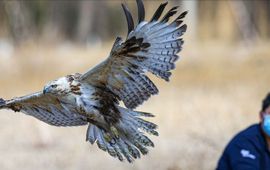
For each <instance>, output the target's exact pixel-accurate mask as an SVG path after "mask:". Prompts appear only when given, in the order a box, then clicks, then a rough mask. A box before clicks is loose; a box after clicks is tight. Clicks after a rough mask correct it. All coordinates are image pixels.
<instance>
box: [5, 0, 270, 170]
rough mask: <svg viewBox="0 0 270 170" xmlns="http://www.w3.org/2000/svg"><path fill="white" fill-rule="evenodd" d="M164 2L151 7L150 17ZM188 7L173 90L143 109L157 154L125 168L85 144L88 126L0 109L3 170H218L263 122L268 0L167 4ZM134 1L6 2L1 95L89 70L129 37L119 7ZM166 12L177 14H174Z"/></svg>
mask: <svg viewBox="0 0 270 170" xmlns="http://www.w3.org/2000/svg"><path fill="white" fill-rule="evenodd" d="M161 2H163V1H154V0H152V1H146V0H145V9H146V14H147V18H150V17H151V16H152V15H153V13H154V11H155V10H156V9H157V7H158V6H159V4H160V3H161ZM169 2H170V3H169V6H173V5H179V6H180V9H181V10H180V11H184V10H188V11H189V14H188V16H187V17H186V18H185V23H186V24H187V25H188V30H187V32H186V34H185V35H184V40H185V44H184V46H183V50H182V51H181V52H180V54H179V55H180V57H181V58H180V60H179V61H178V62H177V67H176V69H175V70H174V71H173V76H172V78H171V81H170V83H166V82H164V81H162V80H159V79H157V78H155V77H152V79H153V80H154V82H155V83H156V85H157V86H158V87H159V89H160V93H159V95H157V96H153V97H152V98H151V99H150V100H149V101H148V102H146V103H145V104H144V105H142V106H140V107H139V108H138V110H141V111H146V112H151V113H155V114H156V117H155V118H152V119H151V121H153V122H155V123H157V124H158V125H159V132H160V136H159V137H151V139H153V141H154V142H155V146H156V147H155V148H154V149H151V150H150V153H149V154H148V156H143V157H142V159H140V160H137V161H135V163H133V164H128V163H120V162H119V161H118V160H116V159H114V158H111V157H110V156H109V155H108V154H107V153H104V152H103V151H101V150H99V149H98V148H97V146H96V145H94V146H91V145H90V144H89V143H86V142H85V133H86V126H85V127H72V128H58V127H53V126H49V125H47V124H45V123H43V122H40V121H38V120H36V119H34V118H32V117H29V116H26V115H24V114H22V113H14V112H12V111H7V110H1V111H0V155H1V156H0V158H1V159H0V166H1V169H6V170H13V169H18V168H20V169H21V170H29V169H52V170H54V169H68V170H71V169H80V170H84V169H85V170H86V169H87V170H89V169H118V170H121V169H123V170H124V169H133V170H137V169H166V170H186V169H188V170H197V169H201V170H210V169H214V168H215V167H216V163H217V161H218V159H219V157H220V155H221V153H222V151H223V149H224V147H225V145H226V144H227V143H228V141H229V140H230V139H231V138H232V137H233V136H234V135H235V134H236V133H237V132H239V131H240V130H242V129H243V128H246V127H247V126H249V125H251V124H253V123H256V122H258V121H259V117H258V113H259V111H260V107H261V100H262V99H263V98H264V97H265V95H266V93H267V92H268V91H270V89H269V85H270V67H269V64H268V63H269V62H270V50H269V49H270V46H269V45H270V43H269V38H270V1H266V0H265V1H263V0H261V1H255V0H254V1H252V0H249V1H244V0H237V1H232V0H231V1H229V0H227V1H214V0H207V1H206V0H202V1H195V0H185V1H169ZM121 3H126V4H127V5H128V6H129V8H130V10H131V12H132V13H133V14H134V18H135V20H136V16H137V9H136V3H135V1H132V0H122V1H120V0H113V1H109V0H107V1H106V0H103V1H94V0H92V1H91V0H88V1H62V0H57V1H43V0H37V1H0V73H1V74H0V97H2V98H5V99H9V98H12V97H15V96H21V95H25V94H29V93H32V92H35V91H39V90H41V89H42V88H43V85H44V84H45V83H47V82H48V81H50V80H52V79H56V78H58V77H61V76H65V75H67V74H70V73H75V72H81V73H83V72H85V71H86V70H88V69H89V68H91V67H93V66H94V65H96V64H97V63H99V62H100V61H102V60H104V59H105V58H106V57H107V56H108V54H109V52H110V49H111V46H112V43H113V41H114V39H115V37H116V36H122V37H125V36H126V31H127V26H126V20H125V18H124V14H123V11H122V9H121V6H120V4H121ZM166 9H169V7H167V8H166Z"/></svg>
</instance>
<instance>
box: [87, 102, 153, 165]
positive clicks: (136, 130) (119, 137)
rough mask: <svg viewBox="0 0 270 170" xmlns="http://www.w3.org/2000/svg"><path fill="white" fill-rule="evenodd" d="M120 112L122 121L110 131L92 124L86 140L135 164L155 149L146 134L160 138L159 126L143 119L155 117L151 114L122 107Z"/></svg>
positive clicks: (121, 159)
mask: <svg viewBox="0 0 270 170" xmlns="http://www.w3.org/2000/svg"><path fill="white" fill-rule="evenodd" d="M119 111H120V112H121V119H120V120H119V122H118V123H117V124H116V125H114V126H112V127H110V129H109V130H104V129H102V128H99V127H97V126H95V125H93V124H90V125H89V127H88V130H87V134H86V140H87V141H89V142H90V143H91V144H94V143H95V142H96V143H97V145H98V147H99V148H100V149H102V150H104V151H107V152H108V153H109V154H110V155H111V156H113V157H117V158H118V159H119V160H120V161H123V160H124V159H126V160H127V161H128V162H133V161H134V159H137V158H140V156H141V154H143V155H145V154H147V153H148V147H154V143H153V142H152V141H151V140H150V139H149V138H148V137H147V136H146V135H145V133H144V132H147V133H149V134H152V135H156V136H158V132H157V131H156V129H157V125H155V124H154V123H151V122H149V121H146V120H143V119H142V118H141V117H153V115H152V114H150V113H145V112H136V111H133V110H128V109H125V108H122V107H119Z"/></svg>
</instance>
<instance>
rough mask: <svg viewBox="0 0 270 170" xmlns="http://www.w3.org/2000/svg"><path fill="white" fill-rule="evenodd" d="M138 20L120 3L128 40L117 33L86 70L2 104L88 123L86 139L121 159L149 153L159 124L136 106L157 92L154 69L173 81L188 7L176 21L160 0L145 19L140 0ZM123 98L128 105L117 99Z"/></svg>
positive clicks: (54, 119)
mask: <svg viewBox="0 0 270 170" xmlns="http://www.w3.org/2000/svg"><path fill="white" fill-rule="evenodd" d="M136 2H137V6H138V24H137V25H134V21H133V18H132V15H131V13H130V12H129V10H128V8H127V7H126V6H125V5H124V4H122V7H123V10H124V13H125V16H126V19H127V24H128V34H127V37H126V40H122V39H121V38H120V37H118V38H116V40H115V43H114V45H113V47H112V50H111V52H110V55H109V57H108V58H107V59H106V60H104V61H103V62H101V63H100V64H98V65H97V66H96V67H94V68H93V69H90V70H89V71H87V72H86V73H84V74H79V73H75V74H72V75H68V76H65V77H62V78H59V79H57V80H54V81H51V82H49V83H48V84H47V85H45V87H44V89H43V91H40V92H36V93H34V94H30V95H27V96H23V97H18V98H13V99H11V100H3V99H0V109H11V110H13V111H15V112H23V113H25V114H27V115H31V116H34V117H35V118H37V119H39V120H41V121H43V122H46V123H48V124H50V125H54V126H82V125H88V129H87V133H86V140H87V141H89V142H90V143H91V144H94V143H97V146H98V147H99V148H100V149H102V150H104V151H107V152H108V153H109V154H110V155H111V156H113V157H117V158H118V159H119V160H120V161H123V160H124V159H126V160H127V161H128V162H132V161H133V160H134V159H136V158H140V155H141V154H143V155H145V154H147V152H148V147H153V146H154V144H153V142H152V141H151V140H150V139H149V138H148V137H147V136H146V135H145V133H149V134H152V135H158V132H157V131H156V129H157V125H155V124H154V123H151V122H149V121H146V120H144V119H143V118H142V117H153V115H152V114H150V113H145V112H139V111H135V110H134V109H135V108H136V107H137V106H138V105H140V104H142V103H143V102H144V101H146V100H147V99H149V97H150V96H151V95H154V94H157V93H158V89H157V87H156V86H155V84H154V83H153V82H152V81H151V80H150V79H149V78H148V77H147V76H146V74H145V73H147V72H150V73H152V74H154V75H156V76H158V77H160V78H162V79H164V80H166V81H169V77H170V76H171V72H170V71H171V70H173V69H174V68H175V64H174V63H175V61H176V60H177V59H178V56H177V53H178V52H179V51H181V48H182V44H183V40H182V38H181V36H182V35H183V34H184V32H185V31H186V28H187V26H186V25H185V24H182V22H183V20H182V19H183V18H184V17H185V15H186V14H187V12H183V13H181V14H180V15H178V16H177V17H175V19H174V20H173V21H172V22H169V19H170V18H171V17H172V16H173V15H175V14H176V13H177V9H178V7H177V6H176V7H173V8H171V9H170V10H168V12H167V13H166V14H165V15H164V16H163V17H162V18H161V15H162V12H163V11H164V9H165V6H166V5H167V3H168V2H165V3H162V4H161V5H160V6H159V7H158V9H157V10H156V12H155V13H154V15H153V17H152V19H151V20H150V21H146V20H145V10H144V5H143V2H142V0H136ZM120 101H123V103H124V105H125V108H124V107H121V106H120V105H119V102H120Z"/></svg>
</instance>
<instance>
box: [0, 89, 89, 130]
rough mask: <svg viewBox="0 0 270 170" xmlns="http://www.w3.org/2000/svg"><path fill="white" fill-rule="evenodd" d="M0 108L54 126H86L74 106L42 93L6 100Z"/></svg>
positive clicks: (85, 122) (84, 120)
mask: <svg viewBox="0 0 270 170" xmlns="http://www.w3.org/2000/svg"><path fill="white" fill-rule="evenodd" d="M1 107H3V108H11V109H12V110H15V111H21V112H23V113H25V114H27V115H31V116H34V117H35V118H37V119H39V120H41V121H43V122H46V123H48V124H50V125H54V126H80V125H85V124H87V121H86V119H85V118H84V117H82V116H80V115H79V114H78V113H76V109H75V108H74V107H75V106H72V105H70V104H68V103H64V102H63V101H61V100H59V99H58V98H57V97H55V96H52V95H44V94H43V93H42V92H37V93H34V94H31V95H28V96H23V97H19V98H15V99H12V100H8V101H6V103H5V104H3V105H2V106H1ZM1 107H0V108H1Z"/></svg>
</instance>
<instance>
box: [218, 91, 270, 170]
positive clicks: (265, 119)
mask: <svg viewBox="0 0 270 170" xmlns="http://www.w3.org/2000/svg"><path fill="white" fill-rule="evenodd" d="M216 169H217V170H270V93H268V95H267V96H266V97H265V99H264V100H263V102H262V109H261V112H260V122H259V123H257V124H254V125H251V126H250V127H248V128H247V129H245V130H243V131H241V132H240V133H238V134H237V135H236V136H235V137H234V138H233V139H232V140H231V141H230V142H229V144H228V145H227V146H226V148H225V150H224V152H223V154H222V155H221V158H220V159H219V161H218V165H217V168H216Z"/></svg>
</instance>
